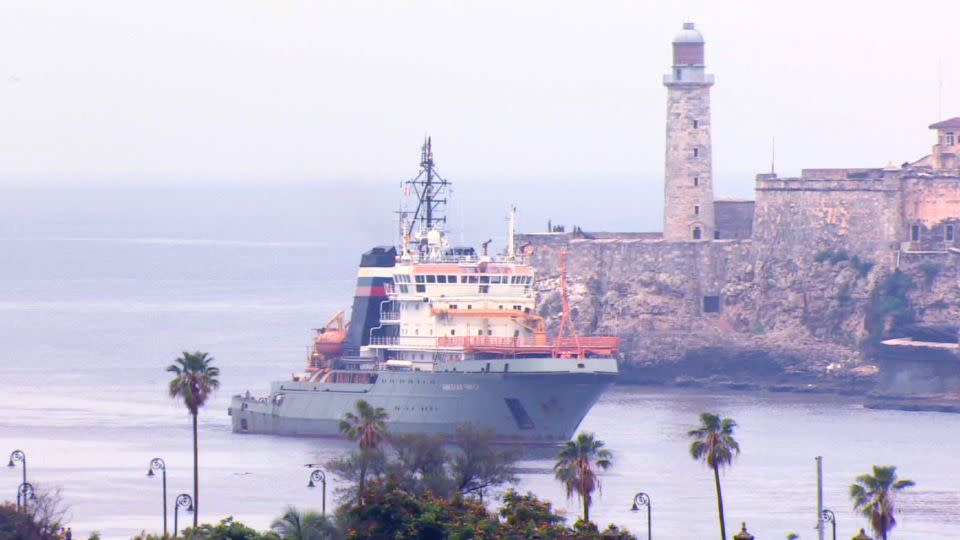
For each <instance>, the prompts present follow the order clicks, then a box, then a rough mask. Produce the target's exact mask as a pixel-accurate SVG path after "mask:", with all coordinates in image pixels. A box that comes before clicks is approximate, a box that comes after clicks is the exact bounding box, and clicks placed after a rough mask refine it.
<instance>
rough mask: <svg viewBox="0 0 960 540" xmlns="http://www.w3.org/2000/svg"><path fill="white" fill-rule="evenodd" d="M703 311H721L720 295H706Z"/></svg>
mask: <svg viewBox="0 0 960 540" xmlns="http://www.w3.org/2000/svg"><path fill="white" fill-rule="evenodd" d="M703 312H704V313H720V297H719V296H704V297H703Z"/></svg>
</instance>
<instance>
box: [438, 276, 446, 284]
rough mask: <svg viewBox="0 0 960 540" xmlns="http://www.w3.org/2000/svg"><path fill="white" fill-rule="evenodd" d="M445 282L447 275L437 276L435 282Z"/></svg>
mask: <svg viewBox="0 0 960 540" xmlns="http://www.w3.org/2000/svg"><path fill="white" fill-rule="evenodd" d="M446 282H447V276H444V275H439V276H437V283H446Z"/></svg>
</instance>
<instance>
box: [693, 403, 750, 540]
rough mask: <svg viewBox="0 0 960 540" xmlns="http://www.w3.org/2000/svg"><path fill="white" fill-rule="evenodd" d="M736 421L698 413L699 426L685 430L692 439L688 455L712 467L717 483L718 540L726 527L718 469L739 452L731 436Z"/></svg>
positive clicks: (723, 534)
mask: <svg viewBox="0 0 960 540" xmlns="http://www.w3.org/2000/svg"><path fill="white" fill-rule="evenodd" d="M735 427H737V423H736V422H734V421H733V420H732V419H730V418H720V416H719V415H716V414H712V413H707V412H705V413H700V427H698V428H697V429H692V430H690V431H689V432H687V435H688V436H690V437H691V438H692V439H693V442H692V443H690V456H692V457H693V459H695V460H697V461H703V462H704V463H706V464H707V466H708V467H710V468H711V469H713V479H714V482H715V483H716V485H717V512H719V514H720V540H726V539H727V527H726V523H725V522H724V519H723V493H722V492H721V491H720V469H721V468H722V467H725V466H728V465H730V464H732V463H733V458H734V456H736V455H737V454H739V453H740V445H739V444H737V441H736V439H734V438H733V429H734V428H735Z"/></svg>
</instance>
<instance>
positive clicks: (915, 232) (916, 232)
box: [910, 225, 920, 242]
mask: <svg viewBox="0 0 960 540" xmlns="http://www.w3.org/2000/svg"><path fill="white" fill-rule="evenodd" d="M910 241H911V242H919V241H920V225H914V226H913V227H910Z"/></svg>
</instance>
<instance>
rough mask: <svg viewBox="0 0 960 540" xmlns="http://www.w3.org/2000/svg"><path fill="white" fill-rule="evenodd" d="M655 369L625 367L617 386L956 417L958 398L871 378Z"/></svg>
mask: <svg viewBox="0 0 960 540" xmlns="http://www.w3.org/2000/svg"><path fill="white" fill-rule="evenodd" d="M656 371H659V370H658V369H656V368H640V367H631V366H627V367H626V368H625V369H623V370H622V371H621V375H620V380H618V381H617V383H616V385H617V386H622V387H651V388H664V389H692V390H723V391H734V392H742V393H767V394H806V395H815V394H821V395H831V396H843V397H857V398H861V400H862V402H863V406H864V408H867V409H875V410H895V411H904V412H942V413H952V414H960V399H958V398H955V397H951V396H948V395H945V394H927V395H896V394H884V393H881V392H879V391H878V388H877V386H878V384H877V380H876V378H875V377H855V376H833V377H830V376H827V377H824V376H816V375H812V374H795V375H792V376H791V375H788V374H783V375H781V376H778V377H751V380H750V381H749V382H747V381H741V380H737V377H734V376H730V375H724V374H714V375H709V376H693V375H676V376H672V375H663V374H656V373H654V372H656Z"/></svg>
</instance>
